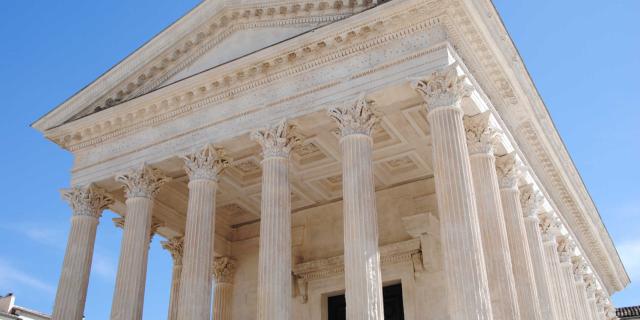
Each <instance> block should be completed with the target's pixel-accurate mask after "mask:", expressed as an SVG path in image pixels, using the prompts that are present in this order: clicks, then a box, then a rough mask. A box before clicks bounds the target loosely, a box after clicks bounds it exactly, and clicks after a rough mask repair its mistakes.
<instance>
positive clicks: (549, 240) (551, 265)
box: [538, 212, 573, 319]
mask: <svg viewBox="0 0 640 320" xmlns="http://www.w3.org/2000/svg"><path fill="white" fill-rule="evenodd" d="M538 218H539V219H540V232H541V234H542V243H543V246H544V255H545V258H546V261H547V267H548V270H549V282H550V284H551V287H552V292H553V299H554V300H555V302H556V311H557V313H556V315H557V316H558V319H572V317H573V313H572V311H571V305H570V301H569V300H568V297H567V291H566V289H565V287H564V280H563V277H562V269H561V267H560V259H559V258H558V244H557V242H556V236H557V235H558V234H559V233H560V222H559V221H558V220H557V219H556V218H554V217H553V215H552V213H550V212H544V213H541V214H539V215H538Z"/></svg>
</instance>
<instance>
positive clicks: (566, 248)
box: [557, 236, 576, 263]
mask: <svg viewBox="0 0 640 320" xmlns="http://www.w3.org/2000/svg"><path fill="white" fill-rule="evenodd" d="M557 239H558V256H560V262H561V263H565V262H571V256H573V251H574V250H575V248H576V245H575V244H574V243H573V240H571V239H569V238H567V237H566V236H558V237H557Z"/></svg>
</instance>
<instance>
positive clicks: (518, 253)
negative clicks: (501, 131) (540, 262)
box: [496, 153, 546, 320]
mask: <svg viewBox="0 0 640 320" xmlns="http://www.w3.org/2000/svg"><path fill="white" fill-rule="evenodd" d="M496 169H497V172H498V177H499V178H500V199H502V209H503V212H504V220H505V225H506V226H507V238H508V241H509V252H510V253H511V264H512V266H513V276H514V278H515V281H516V291H517V292H518V305H519V306H520V314H521V315H522V318H523V319H533V320H542V319H544V318H543V317H542V311H541V308H540V301H539V298H538V289H537V287H536V281H535V274H534V271H533V263H532V262H531V252H530V249H529V241H528V238H527V232H526V229H525V225H524V216H523V214H522V207H521V205H520V191H519V190H518V180H519V179H520V169H519V167H518V165H517V164H516V158H515V154H514V153H510V154H507V155H504V156H501V157H498V158H496ZM544 320H546V319H544Z"/></svg>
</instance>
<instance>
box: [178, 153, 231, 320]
mask: <svg viewBox="0 0 640 320" xmlns="http://www.w3.org/2000/svg"><path fill="white" fill-rule="evenodd" d="M183 160H184V163H185V166H184V169H185V171H186V172H187V175H189V204H188V208H187V225H186V227H185V233H184V256H183V258H182V259H183V260H182V272H181V274H180V294H179V297H178V319H184V320H209V319H210V318H211V261H212V260H213V256H212V255H213V248H214V243H213V242H214V234H215V214H216V190H217V189H218V177H219V176H220V174H221V173H222V171H223V170H224V168H226V167H228V166H229V159H228V158H227V157H226V156H225V154H224V151H223V150H222V149H220V148H216V147H213V146H212V145H206V146H205V147H204V148H202V149H201V150H200V151H198V152H196V153H193V154H190V155H187V156H185V157H183Z"/></svg>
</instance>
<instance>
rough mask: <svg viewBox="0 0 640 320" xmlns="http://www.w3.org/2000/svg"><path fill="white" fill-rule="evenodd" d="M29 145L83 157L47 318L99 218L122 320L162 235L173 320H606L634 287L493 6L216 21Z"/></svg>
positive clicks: (58, 305) (467, 2)
mask: <svg viewBox="0 0 640 320" xmlns="http://www.w3.org/2000/svg"><path fill="white" fill-rule="evenodd" d="M33 127H34V128H36V129H37V130H39V131H41V132H42V133H43V134H44V135H45V137H46V138H47V139H49V140H51V141H53V142H54V143H56V144H58V145H60V146H61V147H62V148H64V149H66V150H68V151H69V152H71V153H73V155H74V163H73V169H72V174H71V181H70V184H69V185H70V188H69V189H65V190H64V191H63V192H62V194H63V197H64V199H66V201H68V202H69V204H70V205H71V209H72V215H71V216H72V217H71V231H70V234H69V240H68V245H67V251H66V254H65V257H64V264H63V268H62V274H61V277H60V282H59V286H58V291H57V295H56V300H55V307H54V312H53V319H55V320H79V319H82V317H83V311H84V304H85V300H86V292H87V284H88V279H89V273H90V271H91V260H92V256H93V246H94V241H95V236H96V230H97V228H98V223H99V222H100V218H101V214H102V211H103V210H105V209H109V210H111V211H113V212H116V213H118V214H119V215H120V216H121V217H122V218H119V219H115V221H114V222H115V224H116V226H118V227H121V228H123V236H122V245H121V255H120V260H119V265H118V273H117V279H116V284H115V288H114V295H113V301H112V311H111V319H116V320H139V319H141V317H142V307H143V303H144V301H143V299H144V290H145V278H146V269H147V255H148V249H149V242H150V240H151V237H153V236H154V235H156V236H160V237H162V238H164V239H165V240H166V241H164V242H163V243H162V245H163V247H164V248H165V249H166V250H167V251H168V254H171V256H172V257H173V262H174V265H173V276H172V279H171V281H172V288H171V292H167V295H170V297H171V298H170V301H171V302H170V305H168V306H166V308H167V313H168V319H171V320H174V319H182V320H187V319H189V320H208V319H214V320H229V319H238V320H241V319H242V320H244V319H259V320H283V319H304V320H306V319H309V320H335V319H345V317H346V319H349V320H365V319H366V320H373V319H376V320H378V319H384V318H387V319H388V320H394V319H433V320H441V319H442V320H444V319H451V320H469V319H474V320H489V319H500V320H511V319H533V320H564V319H574V320H578V319H580V320H583V319H588V320H605V319H606V320H609V319H615V308H614V307H613V305H612V303H611V301H610V296H611V295H612V294H613V293H614V292H616V291H620V290H622V289H623V288H624V287H625V286H626V285H627V284H628V283H629V277H628V275H627V274H626V272H625V270H624V268H623V265H622V263H621V261H620V258H619V257H618V254H617V253H616V250H615V248H614V245H613V243H612V240H611V238H610V237H609V234H608V233H607V231H606V229H605V227H604V225H603V223H602V221H601V219H600V217H599V215H598V212H597V210H596V208H595V206H594V203H593V202H592V200H591V199H590V197H589V195H588V193H587V190H586V188H585V186H584V184H583V183H582V181H581V179H580V176H579V175H578V172H577V171H576V168H575V166H574V165H573V163H572V162H571V160H570V157H569V154H568V153H567V150H566V148H565V147H564V145H563V143H562V141H561V139H560V137H559V135H558V132H557V131H556V130H555V128H554V125H553V123H552V121H551V118H550V117H549V114H548V112H547V110H546V108H545V106H544V104H543V102H542V100H541V99H540V96H539V94H538V93H537V91H536V89H535V87H534V84H533V83H532V81H531V79H530V77H529V75H528V73H527V71H526V69H525V66H524V65H523V63H522V60H521V58H520V56H519V55H518V52H517V50H516V48H515V47H514V45H513V43H512V41H511V39H510V38H509V36H508V34H507V31H506V30H505V27H504V25H503V24H502V22H501V20H500V17H499V16H498V13H497V12H496V10H495V8H494V7H493V5H492V3H491V2H490V1H489V0H390V1H389V0H388V1H380V0H378V1H376V0H331V1H328V0H205V1H203V2H202V3H201V4H200V5H198V6H197V7H196V8H195V9H193V10H192V11H191V12H189V13H188V14H187V15H185V16H184V17H183V18H181V19H180V20H178V21H177V22H176V23H174V24H173V25H171V26H170V27H169V28H167V29H165V30H164V31H162V32H161V33H160V34H158V35H157V36H156V37H155V38H153V39H152V40H151V41H149V42H148V43H146V44H145V45H144V46H142V47H141V48H139V49H138V50H137V51H135V52H134V53H133V54H131V55H130V56H128V57H127V58H126V59H124V60H123V61H122V62H120V63H119V64H118V65H116V66H115V67H113V68H112V69H110V70H109V71H107V72H106V73H105V74H104V75H102V76H101V77H100V78H98V79H97V80H95V81H94V82H92V83H91V84H90V85H88V86H87V87H86V88H84V89H82V90H81V91H80V92H78V93H77V94H76V95H74V96H73V97H71V98H70V99H68V100H67V101H65V102H64V103H62V104H61V105H60V106H58V107H56V108H55V109H54V110H52V111H51V112H49V113H48V114H46V115H45V116H43V117H42V118H41V119H39V120H38V121H37V122H35V123H34V124H33ZM102 222H103V223H102V224H100V227H101V228H108V229H113V225H112V224H111V223H105V221H102ZM166 281H169V279H166ZM342 294H344V296H342ZM158 307H161V306H158Z"/></svg>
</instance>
